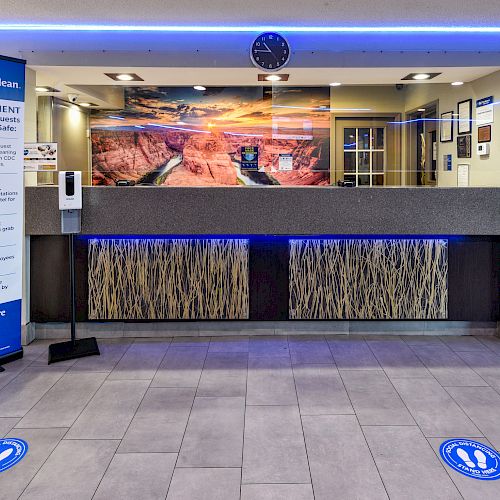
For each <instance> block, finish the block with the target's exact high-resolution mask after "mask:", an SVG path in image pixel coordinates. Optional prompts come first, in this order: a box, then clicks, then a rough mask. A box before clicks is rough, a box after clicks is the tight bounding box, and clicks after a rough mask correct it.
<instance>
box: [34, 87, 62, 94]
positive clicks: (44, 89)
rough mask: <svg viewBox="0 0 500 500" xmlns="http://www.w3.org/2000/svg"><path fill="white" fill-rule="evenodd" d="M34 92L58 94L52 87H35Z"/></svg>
mask: <svg viewBox="0 0 500 500" xmlns="http://www.w3.org/2000/svg"><path fill="white" fill-rule="evenodd" d="M35 90H36V91H37V92H60V91H59V90H57V89H55V88H54V87H49V86H47V85H43V86H37V87H35Z"/></svg>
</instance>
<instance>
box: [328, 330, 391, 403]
mask: <svg viewBox="0 0 500 500" xmlns="http://www.w3.org/2000/svg"><path fill="white" fill-rule="evenodd" d="M362 341H363V344H364V345H365V346H366V347H367V349H368V350H369V351H370V352H371V353H372V356H373V358H374V359H375V361H376V362H377V364H378V366H379V368H370V370H373V371H375V370H376V371H380V370H382V371H383V370H384V369H383V367H382V365H381V364H380V361H379V360H378V358H377V357H376V356H375V354H374V353H373V351H372V349H371V348H370V346H369V345H368V342H367V341H366V339H365V338H364V336H363V338H362ZM326 343H327V344H328V348H329V349H330V353H331V355H332V357H333V361H334V362H335V365H336V366H337V370H338V372H339V374H340V371H341V370H343V368H339V366H338V363H337V360H336V359H335V353H334V350H333V349H332V346H331V345H330V343H329V342H328V341H327V342H326ZM345 371H360V369H359V368H358V369H351V370H349V369H345ZM364 371H366V369H365V370H364ZM342 383H343V382H342ZM346 391H347V388H346ZM351 406H352V405H351Z"/></svg>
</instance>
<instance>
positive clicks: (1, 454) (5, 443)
mask: <svg viewBox="0 0 500 500" xmlns="http://www.w3.org/2000/svg"><path fill="white" fill-rule="evenodd" d="M27 452H28V443H27V442H26V441H23V440H22V439H16V438H5V439H0V472H3V471H4V470H7V469H10V468H11V467H12V466H14V465H16V464H17V463H18V462H20V461H21V460H22V459H23V458H24V456H25V455H26V453H27Z"/></svg>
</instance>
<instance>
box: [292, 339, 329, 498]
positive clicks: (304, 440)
mask: <svg viewBox="0 0 500 500" xmlns="http://www.w3.org/2000/svg"><path fill="white" fill-rule="evenodd" d="M321 337H322V338H323V340H325V336H324V335H322V336H321ZM286 342H287V346H288V352H289V353H290V338H289V336H288V335H287V337H286ZM327 345H328V344H327ZM328 349H329V348H328ZM330 354H331V353H330ZM290 364H291V370H292V377H293V387H294V389H295V397H296V399H297V411H298V413H299V420H300V428H301V430H302V441H303V443H304V451H305V452H306V459H307V469H308V470H309V480H310V484H311V489H312V494H313V499H315V498H316V494H315V493H314V483H313V479H312V473H311V462H310V460H309V452H308V450H307V440H306V435H305V433H304V423H303V422H302V414H301V413H300V401H299V394H298V392H297V382H296V380H295V372H294V371H293V363H292V356H291V353H290Z"/></svg>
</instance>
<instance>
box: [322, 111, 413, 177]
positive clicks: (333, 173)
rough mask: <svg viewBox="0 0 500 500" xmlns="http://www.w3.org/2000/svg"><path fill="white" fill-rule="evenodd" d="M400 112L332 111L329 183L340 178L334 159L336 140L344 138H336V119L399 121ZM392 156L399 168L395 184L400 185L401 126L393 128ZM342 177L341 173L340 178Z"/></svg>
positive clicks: (401, 162)
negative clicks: (398, 163)
mask: <svg viewBox="0 0 500 500" xmlns="http://www.w3.org/2000/svg"><path fill="white" fill-rule="evenodd" d="M401 116H402V115H401V113H356V114H349V113H332V115H331V122H330V144H331V146H332V147H331V148H330V184H333V185H336V184H337V181H338V180H339V179H340V178H341V176H340V175H339V171H338V170H337V159H336V154H337V141H338V140H340V141H341V142H342V144H343V141H344V138H343V137H341V138H339V139H338V140H337V132H336V131H337V120H353V121H355V120H362V119H365V118H368V119H373V120H377V119H380V120H381V121H385V122H388V121H391V120H392V121H401ZM394 148H395V152H394V156H395V157H396V158H397V159H399V161H400V165H401V168H400V170H401V171H399V172H395V174H396V175H398V174H399V179H398V181H399V182H398V184H395V185H400V186H402V185H403V184H402V181H403V178H402V173H403V172H402V171H403V170H404V168H403V154H402V134H401V127H396V128H395V130H394ZM386 175H387V171H386V172H385V173H384V178H387V177H385V176H386ZM343 177H344V175H343V173H342V178H343Z"/></svg>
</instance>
